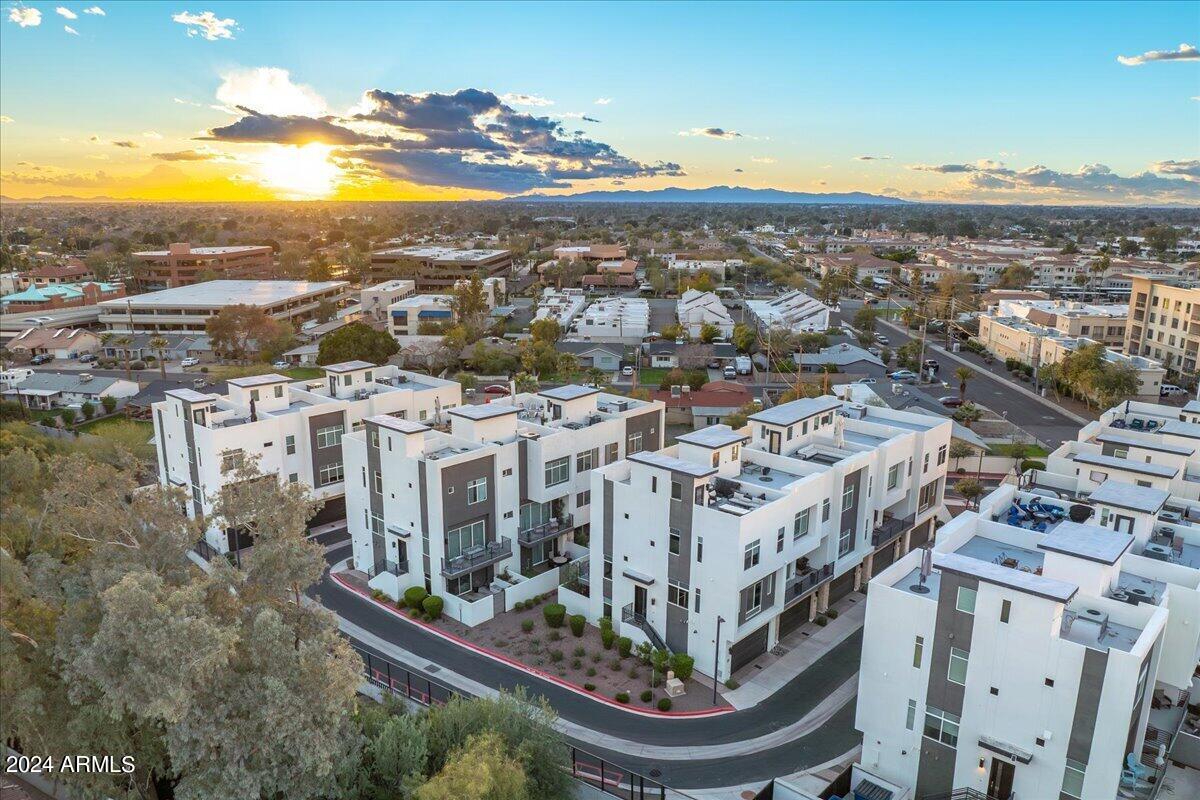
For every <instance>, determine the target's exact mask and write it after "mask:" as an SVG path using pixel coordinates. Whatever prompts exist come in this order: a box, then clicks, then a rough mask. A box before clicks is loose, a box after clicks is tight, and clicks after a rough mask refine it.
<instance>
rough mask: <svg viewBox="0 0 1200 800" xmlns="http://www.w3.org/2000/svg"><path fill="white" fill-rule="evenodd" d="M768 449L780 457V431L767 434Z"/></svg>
mask: <svg viewBox="0 0 1200 800" xmlns="http://www.w3.org/2000/svg"><path fill="white" fill-rule="evenodd" d="M767 437H768V438H767V441H768V445H767V449H768V450H770V451H771V452H772V453H775V454H776V455H779V431H771V432H770V433H768V434H767Z"/></svg>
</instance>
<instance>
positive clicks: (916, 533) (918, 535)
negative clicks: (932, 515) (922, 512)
mask: <svg viewBox="0 0 1200 800" xmlns="http://www.w3.org/2000/svg"><path fill="white" fill-rule="evenodd" d="M932 524H933V522H932V521H931V520H927V521H926V522H925V524H923V525H922V526H921V527H919V528H916V529H915V530H913V532H912V534H911V535H910V536H909V539H908V542H909V544H908V549H909V550H916V549H917V548H918V547H920V546H921V545H923V544H925V543H926V542H927V541H929V528H930V526H931V525H932Z"/></svg>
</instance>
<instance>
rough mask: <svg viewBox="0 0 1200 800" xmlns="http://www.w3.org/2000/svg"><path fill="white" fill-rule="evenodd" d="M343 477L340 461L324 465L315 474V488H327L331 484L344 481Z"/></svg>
mask: <svg viewBox="0 0 1200 800" xmlns="http://www.w3.org/2000/svg"><path fill="white" fill-rule="evenodd" d="M345 477H346V475H345V472H344V470H343V467H342V464H341V462H340V461H339V462H338V463H336V464H326V465H325V466H323V467H321V469H320V470H319V471H318V472H317V486H328V485H329V484H331V483H337V482H338V481H341V480H345Z"/></svg>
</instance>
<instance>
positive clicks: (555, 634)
mask: <svg viewBox="0 0 1200 800" xmlns="http://www.w3.org/2000/svg"><path fill="white" fill-rule="evenodd" d="M548 638H549V639H550V641H552V642H557V641H558V640H559V639H561V638H562V633H560V632H559V631H550V636H549V637H548Z"/></svg>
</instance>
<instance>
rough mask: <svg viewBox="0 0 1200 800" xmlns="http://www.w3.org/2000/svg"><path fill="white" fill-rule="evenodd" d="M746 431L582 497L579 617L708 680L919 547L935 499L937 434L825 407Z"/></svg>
mask: <svg viewBox="0 0 1200 800" xmlns="http://www.w3.org/2000/svg"><path fill="white" fill-rule="evenodd" d="M749 419H750V423H749V425H748V426H747V427H746V428H743V429H740V430H734V429H731V428H729V427H728V426H725V425H714V426H710V427H707V428H704V429H702V430H698V431H694V432H691V433H687V434H684V435H682V436H679V437H678V438H677V444H676V445H674V446H672V447H669V448H666V449H664V450H661V451H659V452H642V453H637V454H634V455H631V456H629V457H628V458H626V459H625V460H623V461H620V462H618V463H615V464H609V465H606V466H604V467H603V468H600V469H597V470H595V472H594V473H593V476H592V483H591V493H592V497H593V498H595V505H594V507H593V511H592V530H591V533H592V535H591V543H590V549H591V553H590V555H589V586H590V589H589V595H588V598H587V600H586V607H587V612H586V613H587V614H588V616H589V617H590V618H591V619H597V618H599V617H600V616H605V615H611V617H612V619H613V620H614V622H615V623H616V624H617V625H618V626H619V630H620V633H621V634H622V635H625V636H629V637H630V638H632V639H633V640H634V641H635V642H641V641H649V642H651V643H653V644H654V645H655V646H656V647H666V648H669V649H670V650H672V651H674V652H686V653H688V654H689V655H691V656H693V657H694V658H695V659H696V667H697V669H699V670H701V671H704V672H710V671H711V669H712V667H711V666H709V665H711V664H713V662H714V658H715V660H716V662H717V667H716V669H717V678H718V679H719V680H725V679H727V678H729V677H730V676H731V675H734V674H736V673H737V672H738V670H740V669H742V668H743V667H745V666H747V665H749V664H750V663H752V662H753V661H754V659H755V658H757V657H758V656H759V655H761V654H763V653H765V652H767V651H768V650H770V649H771V648H773V647H775V646H776V644H777V643H778V642H779V641H780V640H781V639H782V638H783V637H785V636H787V635H788V634H789V633H791V632H792V631H794V630H796V629H797V628H798V627H799V626H800V625H801V624H803V623H804V622H808V621H809V620H812V619H814V618H815V617H816V615H817V614H818V613H820V612H823V611H824V610H825V609H827V608H828V606H829V605H830V604H831V603H834V602H836V601H837V600H839V599H841V598H842V597H845V596H846V595H848V594H849V593H851V592H852V591H854V590H856V589H858V588H860V587H861V586H862V585H864V584H865V583H866V582H867V581H868V580H870V578H871V576H872V575H874V574H876V573H877V572H879V571H881V570H883V569H884V568H886V567H887V566H888V565H889V564H891V563H892V561H893V560H894V559H895V558H896V557H898V556H899V555H902V554H903V553H905V552H907V551H908V550H909V549H910V548H912V547H916V546H918V545H919V544H921V543H923V542H925V541H926V540H927V539H928V538H929V537H930V535H931V531H932V527H933V522H934V517H935V516H936V515H937V514H938V513H939V511H941V510H942V497H943V491H944V487H945V475H946V468H947V465H946V462H947V450H948V447H949V442H950V431H951V423H950V421H949V420H939V419H936V418H933V417H929V416H926V415H922V414H914V413H910V412H903V411H893V410H891V409H884V408H876V407H873V406H865V405H856V404H850V403H844V402H842V401H841V400H839V399H837V398H835V397H831V396H825V397H820V398H815V399H804V400H797V401H794V402H791V403H785V404H782V405H779V406H776V407H774V408H771V409H767V410H764V411H761V412H758V413H756V414H754V415H752V416H751V417H750V418H749ZM559 597H560V598H563V597H570V594H569V593H568V592H566V591H564V590H560V592H559ZM575 605H583V603H577V602H570V601H568V606H569V607H572V606H575ZM718 629H719V632H718Z"/></svg>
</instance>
